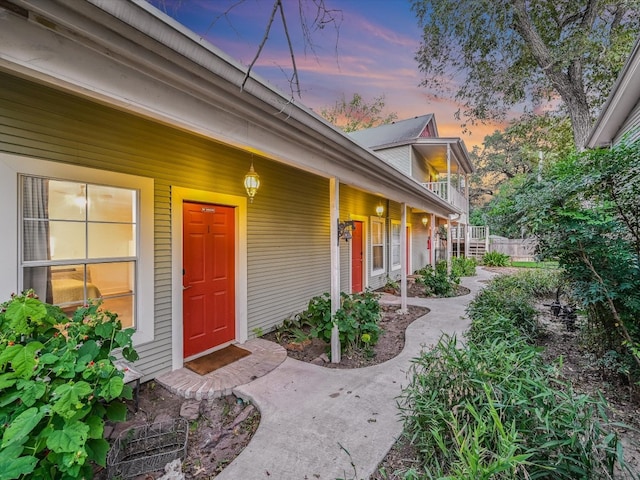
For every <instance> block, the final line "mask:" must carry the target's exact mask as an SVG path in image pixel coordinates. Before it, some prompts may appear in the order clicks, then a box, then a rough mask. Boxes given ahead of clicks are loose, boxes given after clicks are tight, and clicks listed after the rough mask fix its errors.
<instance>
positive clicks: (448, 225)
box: [447, 216, 452, 273]
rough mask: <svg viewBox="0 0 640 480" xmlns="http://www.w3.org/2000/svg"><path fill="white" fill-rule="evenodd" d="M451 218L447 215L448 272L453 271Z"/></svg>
mask: <svg viewBox="0 0 640 480" xmlns="http://www.w3.org/2000/svg"><path fill="white" fill-rule="evenodd" d="M451 246H452V243H451V219H450V218H449V216H447V273H451Z"/></svg>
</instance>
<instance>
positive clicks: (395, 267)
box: [390, 220, 402, 271]
mask: <svg viewBox="0 0 640 480" xmlns="http://www.w3.org/2000/svg"><path fill="white" fill-rule="evenodd" d="M394 227H398V242H397V243H395V239H394V237H393V229H394ZM394 248H397V249H398V260H399V261H398V263H393V249H394ZM390 255H391V270H392V271H396V270H400V269H401V268H402V223H401V222H400V221H398V220H391V252H390Z"/></svg>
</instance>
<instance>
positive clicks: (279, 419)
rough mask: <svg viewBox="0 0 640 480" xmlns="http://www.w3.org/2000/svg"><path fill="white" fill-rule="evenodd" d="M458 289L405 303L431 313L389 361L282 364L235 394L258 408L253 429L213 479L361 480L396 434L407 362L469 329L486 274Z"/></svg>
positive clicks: (413, 328)
mask: <svg viewBox="0 0 640 480" xmlns="http://www.w3.org/2000/svg"><path fill="white" fill-rule="evenodd" d="M477 270H478V275H477V276H475V277H470V278H464V279H463V280H462V284H463V285H464V286H466V287H467V288H469V289H471V294H469V295H466V296H464V297H454V298H446V299H422V298H410V299H409V303H410V304H411V305H421V306H426V307H428V308H429V309H430V310H431V312H430V313H429V314H427V315H425V316H424V317H421V318H419V319H418V320H416V321H414V322H413V323H412V324H411V325H410V326H409V328H408V329H407V332H406V343H405V348H404V350H403V351H402V353H401V354H400V355H399V356H397V357H396V358H394V359H392V360H389V361H387V362H385V363H382V364H379V365H375V366H373V367H367V368H360V369H353V370H335V369H328V368H324V367H319V366H316V365H312V364H309V363H305V362H300V361H298V360H294V359H291V358H287V359H286V360H285V361H284V362H283V363H282V364H281V365H280V366H278V367H277V368H276V369H275V370H273V371H271V372H270V373H268V374H266V375H265V376H263V377H261V378H258V379H257V380H255V381H253V382H251V383H248V384H246V385H242V386H239V387H237V388H235V389H234V393H235V394H236V395H237V396H239V397H241V398H244V399H248V400H251V402H253V403H254V404H255V405H257V407H258V408H259V409H260V412H261V415H262V418H261V421H260V426H259V427H258V430H257V432H256V434H255V435H254V437H253V439H252V440H251V442H250V443H249V445H248V446H247V448H245V450H244V451H243V452H242V453H241V454H240V455H239V456H238V457H237V458H236V459H235V460H234V461H233V462H232V463H231V464H229V466H228V467H227V468H225V469H224V471H223V472H222V473H220V474H219V475H218V476H217V477H216V478H217V479H218V480H238V479H247V480H259V479H276V480H304V479H308V480H314V479H320V480H324V479H326V480H335V479H338V478H343V479H358V480H359V479H367V478H369V477H370V476H371V475H372V474H373V473H374V472H375V471H376V469H377V467H378V465H379V463H380V462H381V461H382V459H383V458H384V457H385V455H386V454H387V452H388V451H389V449H390V448H391V447H392V446H393V444H394V443H395V441H396V439H397V438H398V436H399V435H400V433H401V432H402V424H401V422H400V418H399V415H398V409H397V403H396V397H397V396H398V395H400V393H401V391H402V388H403V387H404V386H406V385H407V384H408V381H409V380H408V378H407V371H408V370H409V367H410V364H411V359H412V358H414V357H416V356H417V355H418V354H419V353H420V351H421V350H422V349H423V348H429V347H430V346H432V345H434V344H435V343H437V341H438V340H439V338H440V337H441V335H442V334H443V333H447V334H449V335H453V334H456V335H458V336H459V337H461V334H462V332H464V330H466V328H467V327H468V325H469V322H468V320H466V319H465V318H463V317H464V313H465V309H466V306H467V304H468V303H469V302H470V301H471V300H472V299H473V297H474V296H475V293H476V292H477V291H478V290H480V289H481V288H482V287H483V286H484V284H485V281H486V280H487V279H489V278H491V276H492V274H491V273H489V272H486V271H484V270H482V269H480V268H478V269H477Z"/></svg>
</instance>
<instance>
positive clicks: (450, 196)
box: [422, 181, 469, 214]
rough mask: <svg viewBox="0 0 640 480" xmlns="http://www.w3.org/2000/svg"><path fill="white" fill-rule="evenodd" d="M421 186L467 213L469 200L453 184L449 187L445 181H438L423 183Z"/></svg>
mask: <svg viewBox="0 0 640 480" xmlns="http://www.w3.org/2000/svg"><path fill="white" fill-rule="evenodd" d="M422 186H423V187H425V188H426V189H428V190H431V191H432V192H433V193H435V194H436V195H438V196H439V197H440V198H442V199H443V200H446V201H447V202H449V203H450V204H451V205H453V206H454V207H456V208H458V209H460V210H461V211H462V213H465V214H468V213H469V202H468V201H467V199H466V198H465V196H464V195H463V194H462V193H460V192H459V191H458V189H456V188H455V187H454V186H453V185H451V187H450V188H449V184H448V183H447V182H446V181H440V182H427V183H423V184H422Z"/></svg>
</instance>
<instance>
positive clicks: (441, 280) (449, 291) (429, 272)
mask: <svg viewBox="0 0 640 480" xmlns="http://www.w3.org/2000/svg"><path fill="white" fill-rule="evenodd" d="M416 274H417V275H418V277H417V278H416V282H417V283H420V284H422V285H424V287H425V291H426V294H427V295H433V296H438V297H452V296H454V295H455V293H456V286H457V285H458V284H459V283H460V277H459V276H457V274H456V273H455V272H453V271H451V273H449V272H447V262H446V261H444V260H443V261H441V262H438V263H437V264H436V268H433V267H432V266H431V265H427V266H426V267H424V268H421V269H420V270H417V271H416Z"/></svg>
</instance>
